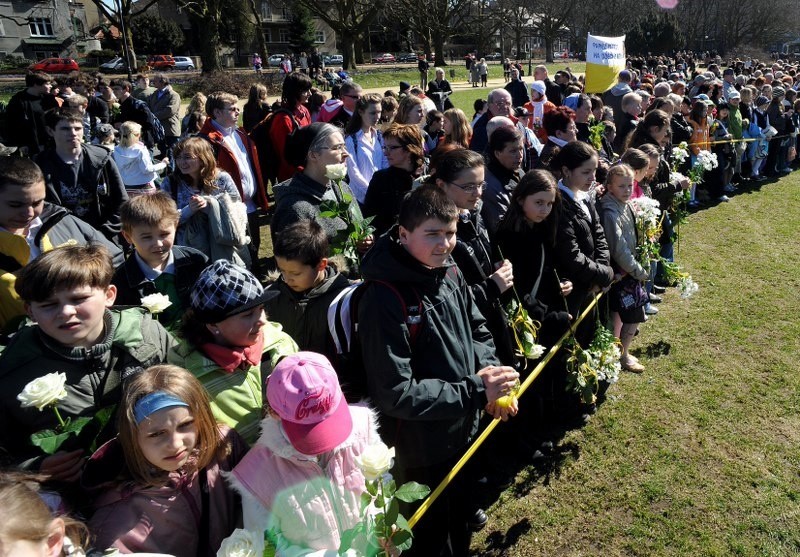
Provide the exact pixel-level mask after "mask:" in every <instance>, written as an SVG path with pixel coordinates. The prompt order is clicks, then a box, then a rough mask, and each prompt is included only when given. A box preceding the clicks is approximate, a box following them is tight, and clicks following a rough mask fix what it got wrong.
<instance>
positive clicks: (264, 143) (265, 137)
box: [248, 108, 300, 185]
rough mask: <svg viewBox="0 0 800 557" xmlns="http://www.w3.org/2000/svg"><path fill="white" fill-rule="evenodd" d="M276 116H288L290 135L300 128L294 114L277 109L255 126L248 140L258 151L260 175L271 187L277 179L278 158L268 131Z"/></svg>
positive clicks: (285, 109) (284, 109) (287, 110)
mask: <svg viewBox="0 0 800 557" xmlns="http://www.w3.org/2000/svg"><path fill="white" fill-rule="evenodd" d="M278 114H288V115H289V118H290V119H291V121H292V133H294V132H295V130H297V129H298V128H300V122H298V121H297V119H296V118H295V117H294V113H292V111H291V110H289V109H287V108H279V109H278V110H275V111H273V112H270V113H269V114H267V115H266V116H265V117H264V119H263V120H261V121H260V122H259V123H258V124H256V125H255V126H254V127H253V129H252V130H250V133H249V134H248V135H249V136H250V139H252V140H253V142H254V143H255V144H256V149H257V151H258V163H259V165H260V166H261V175H262V177H263V178H264V180H265V181H266V180H269V181H270V182H271V183H272V184H273V185H275V183H276V180H277V177H278V167H279V166H280V157H279V156H278V152H277V151H276V150H275V146H274V145H273V144H272V138H271V136H270V129H271V128H272V122H273V121H274V120H275V116H277V115H278Z"/></svg>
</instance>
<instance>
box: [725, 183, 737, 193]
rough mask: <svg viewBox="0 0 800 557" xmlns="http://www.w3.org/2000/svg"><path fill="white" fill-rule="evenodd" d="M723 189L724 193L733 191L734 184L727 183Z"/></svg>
mask: <svg viewBox="0 0 800 557" xmlns="http://www.w3.org/2000/svg"><path fill="white" fill-rule="evenodd" d="M724 189H725V193H734V192H735V191H736V186H734V185H733V184H728V185H727V186H725V188H724Z"/></svg>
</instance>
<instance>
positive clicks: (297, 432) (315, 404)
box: [267, 352, 353, 455]
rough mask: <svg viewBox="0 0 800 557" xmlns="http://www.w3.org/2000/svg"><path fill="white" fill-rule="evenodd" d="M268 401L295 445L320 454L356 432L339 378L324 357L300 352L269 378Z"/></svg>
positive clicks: (293, 355)
mask: <svg viewBox="0 0 800 557" xmlns="http://www.w3.org/2000/svg"><path fill="white" fill-rule="evenodd" d="M267 400H268V401H269V405H270V408H272V410H274V411H275V413H276V414H278V416H280V418H281V425H282V427H283V430H284V432H286V437H288V438H289V442H290V443H291V444H292V446H293V447H294V448H295V449H297V450H298V451H300V452H301V453H303V454H307V455H318V454H321V453H324V452H327V451H330V450H331V449H334V448H335V447H338V446H339V445H341V444H342V443H343V442H344V441H345V440H346V439H347V438H348V437H349V436H350V432H351V431H352V430H353V420H352V418H351V417H350V409H349V408H348V406H347V401H346V400H345V398H344V395H343V394H342V389H341V387H340V386H339V378H338V377H337V376H336V372H335V371H334V369H333V366H332V365H331V363H330V362H329V361H328V359H327V358H326V357H325V356H322V355H321V354H317V353H315V352H297V353H296V354H292V355H291V356H287V357H285V358H284V359H282V360H281V361H280V363H278V365H276V366H275V369H274V370H272V373H271V374H270V376H269V377H268V378H267Z"/></svg>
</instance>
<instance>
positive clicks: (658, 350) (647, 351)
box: [631, 340, 672, 360]
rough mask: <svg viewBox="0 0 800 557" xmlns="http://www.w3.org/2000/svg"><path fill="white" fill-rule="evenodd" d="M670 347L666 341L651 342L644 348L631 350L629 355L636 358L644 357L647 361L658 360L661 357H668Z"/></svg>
mask: <svg viewBox="0 0 800 557" xmlns="http://www.w3.org/2000/svg"><path fill="white" fill-rule="evenodd" d="M670 350H672V345H671V344H670V343H668V342H666V341H663V340H659V341H656V342H651V343H650V344H648V345H646V346H640V347H638V348H634V349H633V350H631V353H632V354H633V355H634V356H636V357H637V358H638V357H639V356H646V357H647V358H648V359H649V360H653V359H655V358H660V357H661V356H669V353H670Z"/></svg>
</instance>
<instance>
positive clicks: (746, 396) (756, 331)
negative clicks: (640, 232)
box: [474, 175, 800, 556]
mask: <svg viewBox="0 0 800 557" xmlns="http://www.w3.org/2000/svg"><path fill="white" fill-rule="evenodd" d="M799 203H800V177H798V176H796V175H792V176H789V177H787V178H785V179H783V180H781V181H780V182H776V183H769V184H766V185H764V186H763V187H762V188H761V190H760V191H758V190H753V191H750V192H747V193H742V194H741V195H738V196H736V197H734V198H733V200H732V201H731V202H730V203H727V204H726V203H723V204H721V205H719V206H717V207H713V208H711V209H708V210H705V211H702V212H700V213H697V214H695V215H693V216H691V217H690V218H689V222H688V223H686V224H685V225H683V232H684V237H683V240H682V242H681V246H680V251H679V253H678V257H677V259H678V261H679V262H680V263H681V264H682V265H683V266H684V268H685V269H686V270H687V271H689V272H690V273H691V274H692V276H693V278H694V279H695V280H696V281H697V282H698V283H699V284H700V291H699V292H698V293H697V294H696V295H695V296H694V297H693V298H692V299H690V300H681V299H680V298H678V296H677V294H676V293H675V291H674V289H670V290H669V291H668V293H667V295H666V297H665V303H664V304H662V305H661V306H660V309H661V312H660V313H659V315H658V316H656V317H655V318H653V319H651V320H650V321H648V323H646V324H645V325H644V326H643V328H642V329H643V330H642V332H641V334H640V335H639V336H638V337H637V339H636V341H635V342H634V353H635V354H637V356H639V357H640V358H641V359H642V361H643V363H644V364H645V365H646V366H647V371H646V372H645V373H644V374H643V375H641V376H635V375H632V374H623V376H622V378H621V380H620V382H619V383H618V384H617V385H614V386H612V388H611V390H610V393H609V395H610V396H609V399H608V401H607V402H606V403H605V404H604V405H603V406H602V407H601V408H600V409H599V410H598V413H597V415H596V416H595V417H594V419H593V420H592V421H591V423H590V424H589V425H588V426H586V427H585V428H583V429H581V430H574V431H571V432H569V433H567V434H566V436H565V437H564V438H563V439H562V440H561V447H562V452H563V451H564V450H566V448H569V450H570V451H571V454H570V456H569V458H566V459H564V460H563V461H561V462H560V463H556V464H555V466H556V469H557V473H556V474H555V475H548V476H547V479H548V481H547V482H545V481H544V480H543V476H542V474H541V472H540V471H539V470H537V469H536V468H534V467H527V468H524V469H522V470H521V471H520V473H519V475H518V477H517V481H516V484H515V485H514V486H513V487H512V488H511V491H509V492H507V493H506V494H504V495H503V496H501V498H500V500H499V501H497V503H495V504H494V506H493V507H492V508H491V510H490V513H489V514H490V522H489V525H488V527H487V528H486V529H485V531H484V532H482V533H480V534H479V535H477V536H476V538H475V543H474V549H475V550H476V551H478V552H479V554H481V555H486V556H495V555H509V556H535V555H625V556H639V555H641V556H654V555H658V556H662V555H664V556H673V555H674V556H683V555H689V554H693V555H704V556H717V555H718V556H729V555H776V556H777V555H797V554H800V531H798V530H797V528H796V524H797V521H798V518H799V517H800V503H799V502H798V499H799V498H800V493H799V491H800V489H799V488H798V469H799V468H800V457H799V456H798V451H797V446H798V442H799V441H800V417H799V416H798V413H797V408H798V407H800V378H799V377H798V374H797V363H796V362H797V361H798V358H800V344H799V343H798V342H797V338H798V336H800V321H798V320H797V319H796V315H797V312H798V311H800V295H798V291H799V290H800V278H798V276H797V271H796V269H797V268H798V266H800V254H798V252H797V250H796V248H795V242H796V240H795V238H796V229H797V223H798V220H799V219H800V209H799V208H798V204H799ZM648 353H650V354H653V356H652V357H648V356H647V355H646V354H648ZM521 404H523V405H524V404H525V398H524V397H523V399H522V401H521ZM550 465H551V466H552V465H553V463H550ZM515 533H517V534H515ZM512 538H513V544H511V543H508V542H509V540H511V539H512Z"/></svg>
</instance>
